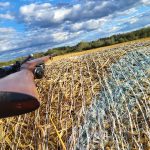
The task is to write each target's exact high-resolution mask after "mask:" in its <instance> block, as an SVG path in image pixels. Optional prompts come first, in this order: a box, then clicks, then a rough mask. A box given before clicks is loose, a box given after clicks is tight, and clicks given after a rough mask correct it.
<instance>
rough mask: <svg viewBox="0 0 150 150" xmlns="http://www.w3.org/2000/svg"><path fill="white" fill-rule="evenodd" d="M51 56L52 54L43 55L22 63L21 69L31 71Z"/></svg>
mask: <svg viewBox="0 0 150 150" xmlns="http://www.w3.org/2000/svg"><path fill="white" fill-rule="evenodd" d="M49 58H50V56H44V57H41V58H37V59H33V60H30V61H27V62H26V63H24V64H23V65H21V70H22V69H28V70H30V71H33V70H34V69H35V67H36V65H38V64H40V63H44V62H46V61H48V60H49Z"/></svg>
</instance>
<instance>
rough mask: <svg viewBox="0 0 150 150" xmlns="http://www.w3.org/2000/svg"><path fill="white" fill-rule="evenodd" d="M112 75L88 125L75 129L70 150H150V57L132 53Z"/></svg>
mask: <svg viewBox="0 0 150 150" xmlns="http://www.w3.org/2000/svg"><path fill="white" fill-rule="evenodd" d="M108 72H109V73H105V72H104V73H103V87H102V90H101V92H100V94H99V95H98V96H97V97H96V98H95V99H94V100H93V102H92V104H91V106H90V108H89V109H88V110H87V112H86V115H85V120H84V124H83V125H81V126H79V127H77V126H76V127H75V128H74V130H73V131H74V132H73V133H72V136H71V137H70V148H69V149H82V150H84V149H144V150H149V149H150V55H149V54H148V53H143V52H142V53H141V52H140V51H134V52H128V53H127V54H126V55H125V56H123V57H122V58H121V59H120V60H119V61H118V62H116V63H114V64H112V65H111V66H110V68H109V69H108ZM73 140H75V141H73ZM72 143H74V144H72Z"/></svg>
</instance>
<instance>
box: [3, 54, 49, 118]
mask: <svg viewBox="0 0 150 150" xmlns="http://www.w3.org/2000/svg"><path fill="white" fill-rule="evenodd" d="M49 58H50V56H45V57H42V58H38V59H34V60H31V61H27V62H26V63H24V64H23V65H22V66H21V69H20V71H18V72H16V73H13V74H10V75H8V76H6V77H4V78H2V79H1V80H0V118H4V117H11V116H15V115H20V114H24V113H28V112H31V111H34V110H35V109H37V108H38V107H39V106H40V102H39V100H38V92H37V90H36V86H35V84H34V73H33V71H34V69H35V67H36V65H38V64H39V63H44V62H46V61H47V60H48V59H49Z"/></svg>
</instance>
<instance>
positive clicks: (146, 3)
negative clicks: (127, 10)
mask: <svg viewBox="0 0 150 150" xmlns="http://www.w3.org/2000/svg"><path fill="white" fill-rule="evenodd" d="M141 2H142V3H143V4H144V5H150V1H149V0H141Z"/></svg>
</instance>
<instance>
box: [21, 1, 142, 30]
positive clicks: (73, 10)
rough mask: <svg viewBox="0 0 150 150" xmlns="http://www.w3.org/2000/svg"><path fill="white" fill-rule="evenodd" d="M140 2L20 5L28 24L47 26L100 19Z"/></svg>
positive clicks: (23, 17) (24, 20) (24, 19)
mask: <svg viewBox="0 0 150 150" xmlns="http://www.w3.org/2000/svg"><path fill="white" fill-rule="evenodd" d="M138 3H139V0H132V1H122V0H114V1H113V2H112V1H107V0H102V1H84V3H82V2H80V3H78V4H74V5H66V6H64V5H62V6H61V5H52V4H50V3H43V4H37V3H32V4H29V5H24V6H21V7H20V16H21V17H20V18H21V19H20V20H21V21H22V22H24V23H26V24H28V25H32V26H39V27H46V28H47V27H53V26H55V25H60V24H61V23H64V22H65V23H66V22H71V23H75V22H82V21H88V20H91V19H99V18H102V17H106V16H109V15H112V14H114V13H116V12H121V11H124V10H127V9H130V8H131V7H133V6H135V5H136V4H138ZM78 25H79V24H78ZM76 26H77V25H76Z"/></svg>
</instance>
